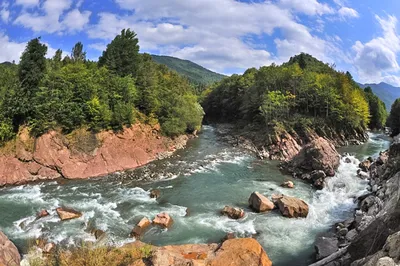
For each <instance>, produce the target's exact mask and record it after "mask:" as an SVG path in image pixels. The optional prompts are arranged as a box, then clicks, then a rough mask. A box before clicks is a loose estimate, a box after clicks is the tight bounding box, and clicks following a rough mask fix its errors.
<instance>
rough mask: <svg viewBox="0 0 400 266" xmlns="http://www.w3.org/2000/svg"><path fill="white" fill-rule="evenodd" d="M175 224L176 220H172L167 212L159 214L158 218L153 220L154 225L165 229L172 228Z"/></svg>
mask: <svg viewBox="0 0 400 266" xmlns="http://www.w3.org/2000/svg"><path fill="white" fill-rule="evenodd" d="M173 223H174V220H173V219H172V217H171V216H169V215H168V213H165V212H163V213H160V214H157V216H156V217H155V218H154V220H153V224H155V225H159V226H161V227H164V228H170V227H171V226H172V224H173Z"/></svg>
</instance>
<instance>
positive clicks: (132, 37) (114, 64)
mask: <svg viewBox="0 0 400 266" xmlns="http://www.w3.org/2000/svg"><path fill="white" fill-rule="evenodd" d="M139 60H140V56H139V40H138V38H137V37H136V33H135V32H134V31H131V30H130V29H123V30H122V31H121V34H120V35H118V36H116V37H115V39H114V40H113V41H112V42H111V43H110V44H109V45H107V49H106V50H105V51H104V52H103V55H102V56H101V57H100V58H99V66H100V67H102V66H106V67H107V68H108V69H109V70H110V71H111V72H113V73H115V74H117V75H119V76H121V77H124V76H127V75H132V77H136V75H137V71H138V68H139V63H140V61H139Z"/></svg>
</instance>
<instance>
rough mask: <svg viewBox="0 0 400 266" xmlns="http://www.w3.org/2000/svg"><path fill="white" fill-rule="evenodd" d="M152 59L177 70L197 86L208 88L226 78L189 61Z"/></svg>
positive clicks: (167, 58) (157, 57)
mask: <svg viewBox="0 0 400 266" xmlns="http://www.w3.org/2000/svg"><path fill="white" fill-rule="evenodd" d="M151 57H152V58H153V60H154V61H155V62H157V63H159V64H163V65H166V66H167V67H168V68H170V69H172V70H175V71H176V72H178V73H179V74H181V75H182V76H185V77H186V78H187V79H188V80H189V81H190V82H192V83H194V84H196V85H203V86H207V85H210V84H212V83H214V82H218V81H221V80H222V79H223V78H225V76H224V75H222V74H219V73H215V72H213V71H211V70H208V69H206V68H205V67H202V66H200V65H198V64H196V63H193V62H192V61H189V60H182V59H179V58H176V57H171V56H160V55H151Z"/></svg>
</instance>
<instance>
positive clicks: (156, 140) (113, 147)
mask: <svg viewBox="0 0 400 266" xmlns="http://www.w3.org/2000/svg"><path fill="white" fill-rule="evenodd" d="M187 139H188V138H187V136H181V137H179V138H177V139H175V140H171V139H170V138H167V137H164V136H162V135H161V134H160V132H159V128H157V127H151V126H149V125H143V124H135V125H132V127H130V128H125V129H124V130H123V131H122V132H120V133H115V132H112V131H105V132H101V133H98V134H92V133H90V132H87V131H85V130H78V131H76V132H73V133H72V134H70V135H68V136H64V135H62V134H61V133H59V132H56V131H51V132H49V133H47V134H44V135H42V136H41V137H39V138H37V139H32V138H30V137H29V133H28V130H27V129H23V130H21V132H20V133H19V135H18V137H17V139H16V140H15V141H14V142H12V143H8V144H7V145H6V147H4V148H3V149H2V151H1V152H0V186H4V185H19V184H24V183H27V182H30V181H35V180H42V179H56V178H59V177H64V178H67V179H83V178H90V177H98V176H103V175H107V174H109V173H113V172H117V171H124V170H129V169H134V168H137V167H140V166H143V165H145V164H147V163H149V162H151V161H153V160H155V159H157V158H161V157H164V156H165V155H167V154H170V153H171V152H173V151H175V150H176V149H180V148H183V147H184V145H185V144H186V141H187Z"/></svg>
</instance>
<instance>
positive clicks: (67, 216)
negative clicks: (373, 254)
mask: <svg viewBox="0 0 400 266" xmlns="http://www.w3.org/2000/svg"><path fill="white" fill-rule="evenodd" d="M56 211H57V214H58V216H59V217H60V219H61V221H66V220H71V219H76V218H79V217H81V216H82V213H81V212H78V211H76V210H74V209H71V208H66V207H59V208H57V209H56Z"/></svg>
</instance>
